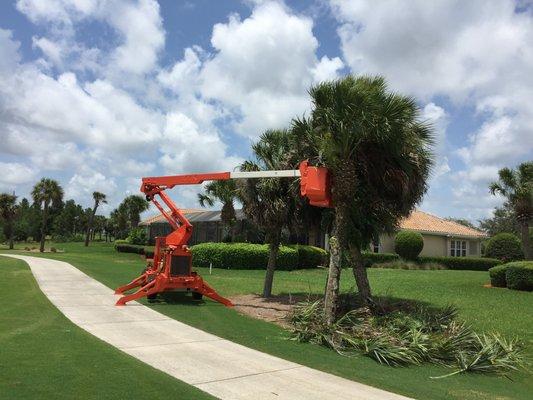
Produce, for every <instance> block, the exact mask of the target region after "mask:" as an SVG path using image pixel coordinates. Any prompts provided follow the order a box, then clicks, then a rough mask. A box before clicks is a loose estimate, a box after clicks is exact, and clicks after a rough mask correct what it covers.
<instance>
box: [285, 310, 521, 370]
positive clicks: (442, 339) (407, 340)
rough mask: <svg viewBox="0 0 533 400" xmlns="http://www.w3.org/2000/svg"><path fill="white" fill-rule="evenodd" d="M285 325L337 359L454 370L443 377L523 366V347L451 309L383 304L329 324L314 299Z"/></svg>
mask: <svg viewBox="0 0 533 400" xmlns="http://www.w3.org/2000/svg"><path fill="white" fill-rule="evenodd" d="M345 303H346V302H345ZM344 306H346V304H345V305H344ZM290 321H291V323H292V327H293V331H292V338H293V339H294V340H297V341H301V342H312V343H316V344H320V345H323V346H327V347H330V348H332V349H334V350H336V351H337V352H338V353H339V354H342V355H348V356H349V355H355V354H363V355H365V356H368V357H370V358H373V359H374V360H376V361H378V362H380V363H382V364H387V365H390V366H401V365H409V364H421V363H424V362H429V363H434V364H439V365H443V366H447V367H451V368H455V369H456V370H455V371H454V372H452V373H450V374H447V375H444V376H451V375H455V374H457V373H461V372H467V371H468V372H484V373H499V374H505V373H506V372H509V371H512V370H517V369H519V368H522V367H525V365H526V361H525V358H524V355H523V353H524V346H523V344H522V343H520V342H518V341H517V340H514V339H513V340H506V339H504V338H503V337H501V336H500V335H498V334H478V333H476V332H474V331H473V330H472V329H471V328H470V327H468V326H467V325H466V324H465V323H464V322H461V321H459V320H458V319H457V309H456V308H454V307H452V306H448V307H444V308H441V309H434V308H430V307H427V306H424V305H415V304H413V303H406V302H394V301H390V300H385V301H381V303H380V304H377V305H376V307H374V308H373V312H372V313H371V312H370V310H369V309H368V308H364V307H357V308H353V309H351V310H349V311H344V312H343V313H342V316H341V317H340V318H338V319H337V321H336V322H335V323H334V324H332V325H329V326H328V325H327V324H326V322H325V319H324V315H323V305H322V302H321V301H320V300H318V301H308V302H304V303H300V304H299V305H297V306H296V307H295V308H294V310H293V312H292V313H291V315H290ZM444 376H443V377H444Z"/></svg>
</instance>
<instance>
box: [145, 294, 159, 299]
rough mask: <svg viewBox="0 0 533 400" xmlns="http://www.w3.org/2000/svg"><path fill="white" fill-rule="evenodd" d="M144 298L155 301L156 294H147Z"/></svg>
mask: <svg viewBox="0 0 533 400" xmlns="http://www.w3.org/2000/svg"><path fill="white" fill-rule="evenodd" d="M146 298H147V299H148V300H155V299H156V298H157V293H154V294H149V295H148V296H146Z"/></svg>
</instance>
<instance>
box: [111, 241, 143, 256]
mask: <svg viewBox="0 0 533 400" xmlns="http://www.w3.org/2000/svg"><path fill="white" fill-rule="evenodd" d="M115 250H116V251H118V252H121V253H136V254H144V246H138V245H135V244H116V243H115Z"/></svg>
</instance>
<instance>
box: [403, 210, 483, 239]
mask: <svg viewBox="0 0 533 400" xmlns="http://www.w3.org/2000/svg"><path fill="white" fill-rule="evenodd" d="M400 228H401V229H407V230H412V231H419V232H427V233H437V234H443V235H456V236H469V237H479V238H482V237H486V236H487V235H486V234H485V233H483V232H481V231H479V230H477V229H473V228H469V227H467V226H464V225H461V224H459V223H457V222H453V221H448V220H445V219H443V218H439V217H437V216H435V215H431V214H428V213H426V212H423V211H419V210H415V211H413V212H412V213H411V215H410V216H409V217H407V218H405V219H404V220H402V221H401V222H400Z"/></svg>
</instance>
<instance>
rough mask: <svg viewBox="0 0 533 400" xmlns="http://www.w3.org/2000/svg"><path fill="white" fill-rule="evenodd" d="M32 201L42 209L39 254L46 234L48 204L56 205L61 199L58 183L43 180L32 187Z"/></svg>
mask: <svg viewBox="0 0 533 400" xmlns="http://www.w3.org/2000/svg"><path fill="white" fill-rule="evenodd" d="M31 196H32V197H33V201H34V202H35V203H36V204H38V205H39V207H40V208H41V209H42V222H41V246H40V252H41V253H42V252H44V241H45V238H46V232H47V226H46V225H47V223H48V213H49V211H50V204H51V203H53V204H58V203H60V202H61V201H62V199H63V189H62V188H61V186H59V183H57V181H55V180H53V179H49V178H43V179H41V180H40V181H39V182H37V184H36V185H35V186H34V187H33V190H32V192H31Z"/></svg>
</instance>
